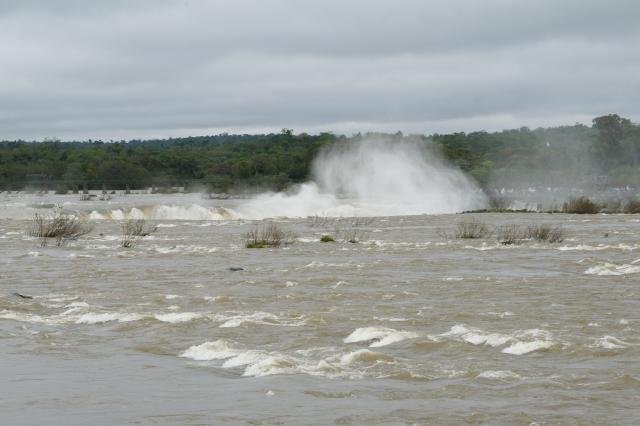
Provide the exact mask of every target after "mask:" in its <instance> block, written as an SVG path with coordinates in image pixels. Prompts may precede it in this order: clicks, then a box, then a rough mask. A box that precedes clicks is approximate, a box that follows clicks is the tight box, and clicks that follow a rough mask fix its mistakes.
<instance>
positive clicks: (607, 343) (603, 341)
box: [591, 336, 631, 349]
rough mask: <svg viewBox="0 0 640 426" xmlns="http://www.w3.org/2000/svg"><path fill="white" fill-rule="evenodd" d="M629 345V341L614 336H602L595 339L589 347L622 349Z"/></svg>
mask: <svg viewBox="0 0 640 426" xmlns="http://www.w3.org/2000/svg"><path fill="white" fill-rule="evenodd" d="M629 346H631V344H630V343H628V342H625V341H624V340H620V339H618V338H617V337H615V336H604V337H601V338H599V339H595V341H594V343H593V344H592V345H591V347H595V348H602V349H624V348H626V347H629Z"/></svg>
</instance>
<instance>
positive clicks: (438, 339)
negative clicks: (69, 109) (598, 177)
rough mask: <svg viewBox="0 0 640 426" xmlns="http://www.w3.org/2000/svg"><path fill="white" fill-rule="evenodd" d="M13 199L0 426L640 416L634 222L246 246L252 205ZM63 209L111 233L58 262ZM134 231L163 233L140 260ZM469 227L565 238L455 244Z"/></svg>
mask: <svg viewBox="0 0 640 426" xmlns="http://www.w3.org/2000/svg"><path fill="white" fill-rule="evenodd" d="M0 197H2V206H1V207H0V378H1V382H2V391H1V392H0V394H1V396H0V413H1V417H2V423H3V424H12V425H20V424H67V425H70V424H78V425H81V424H95V425H101V424H184V425H191V424H265V425H267V424H268V425H271V424H313V425H316V424H317V425H325V424H398V425H404V424H523V425H531V424H540V425H542V424H581V425H582V424H637V421H638V418H640V335H639V331H640V315H639V312H640V287H639V286H640V217H639V216H638V215H564V214H464V215H454V214H452V215H417V216H391V217H373V218H370V219H366V220H362V219H360V220H353V219H339V220H338V219H332V218H297V219H294V218H280V219H274V222H275V223H276V224H277V225H278V226H280V227H281V228H282V229H284V230H286V231H288V232H291V233H292V234H295V239H294V241H293V244H291V245H288V246H285V247H281V248H273V249H270V248H267V249H247V248H245V247H244V243H243V237H242V235H243V234H244V233H246V232H248V231H250V230H251V229H253V228H254V227H255V226H256V224H260V223H262V222H256V221H250V220H246V219H242V218H241V217H238V215H237V214H235V213H234V212H236V211H237V209H236V206H237V204H238V203H240V202H241V201H238V200H199V199H194V198H193V197H190V196H162V197H160V196H157V197H154V196H142V195H141V196H136V195H130V196H127V197H124V196H118V197H115V198H114V200H112V201H90V202H80V201H77V198H78V196H54V195H48V196H45V197H28V196H18V195H13V194H12V195H0ZM52 204H60V205H61V206H62V208H64V209H66V210H68V211H74V212H76V213H78V214H82V215H83V216H85V217H86V218H88V219H89V220H90V221H91V223H92V224H93V225H94V230H93V231H92V232H91V233H90V234H89V235H87V236H84V237H82V238H80V239H79V240H77V241H72V242H70V243H69V244H67V245H65V246H63V247H55V246H54V245H52V244H50V245H49V246H47V247H44V248H43V247H40V245H39V244H38V240H37V239H35V238H33V237H30V236H29V235H28V232H27V231H28V229H29V226H30V218H31V217H32V215H33V213H34V212H36V211H38V212H41V213H46V212H49V211H50V210H51V209H50V207H52ZM126 217H144V218H147V219H149V220H150V222H152V223H154V224H156V225H157V226H158V229H157V231H156V232H155V233H153V234H152V235H151V236H148V237H144V238H143V239H142V240H141V241H140V242H139V244H137V245H136V246H135V247H133V248H122V247H121V246H120V238H121V236H120V233H121V231H120V222H119V220H122V219H124V218H126ZM471 219H475V220H478V221H482V222H484V223H485V224H486V225H487V227H488V228H489V229H495V228H498V227H501V226H504V225H517V226H522V227H524V226H528V225H530V224H549V225H553V226H562V228H563V229H564V231H565V234H566V239H565V240H564V241H563V242H561V243H555V244H550V243H541V242H535V241H530V240H527V241H523V242H522V243H521V244H514V245H502V244H500V243H499V242H498V241H497V239H496V238H495V236H492V235H488V236H486V237H485V238H481V239H456V238H453V232H454V229H455V226H456V224H457V223H458V222H460V221H463V220H471ZM353 232H355V233H356V234H357V237H358V238H357V239H358V242H357V243H349V242H346V241H342V240H341V239H340V238H336V239H337V241H336V242H329V243H322V242H320V241H319V239H320V237H321V236H322V235H324V234H336V236H339V235H338V234H340V233H345V235H346V234H347V233H353ZM350 235H351V234H350Z"/></svg>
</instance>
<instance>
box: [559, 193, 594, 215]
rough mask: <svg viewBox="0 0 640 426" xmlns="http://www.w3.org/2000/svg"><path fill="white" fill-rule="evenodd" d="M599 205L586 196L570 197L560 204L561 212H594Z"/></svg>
mask: <svg viewBox="0 0 640 426" xmlns="http://www.w3.org/2000/svg"><path fill="white" fill-rule="evenodd" d="M599 211H600V206H598V204H596V203H594V202H593V201H591V200H590V199H589V198H587V197H578V198H572V199H571V200H569V201H567V202H566V203H564V205H563V206H562V213H575V214H595V213H598V212H599Z"/></svg>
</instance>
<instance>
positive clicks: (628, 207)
mask: <svg viewBox="0 0 640 426" xmlns="http://www.w3.org/2000/svg"><path fill="white" fill-rule="evenodd" d="M622 212H623V213H627V214H636V213H640V200H629V201H627V203H626V204H625V205H624V209H623V210H622Z"/></svg>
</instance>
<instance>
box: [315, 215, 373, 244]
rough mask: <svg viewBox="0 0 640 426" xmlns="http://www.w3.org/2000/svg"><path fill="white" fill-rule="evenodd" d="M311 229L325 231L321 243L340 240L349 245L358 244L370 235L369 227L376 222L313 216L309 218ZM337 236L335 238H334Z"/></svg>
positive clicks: (366, 218)
mask: <svg viewBox="0 0 640 426" xmlns="http://www.w3.org/2000/svg"><path fill="white" fill-rule="evenodd" d="M308 220H309V221H308V222H307V223H308V225H309V227H310V228H320V229H322V230H323V231H324V233H323V236H322V238H321V239H320V241H322V242H328V241H329V240H327V239H326V237H331V239H332V241H335V240H340V241H344V242H348V243H354V244H355V243H358V242H360V241H362V240H364V239H365V238H367V236H368V235H369V231H368V227H369V226H371V224H372V223H373V222H374V220H375V219H374V218H372V217H350V218H342V217H327V216H312V217H309V218H308ZM334 236H335V237H334Z"/></svg>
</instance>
